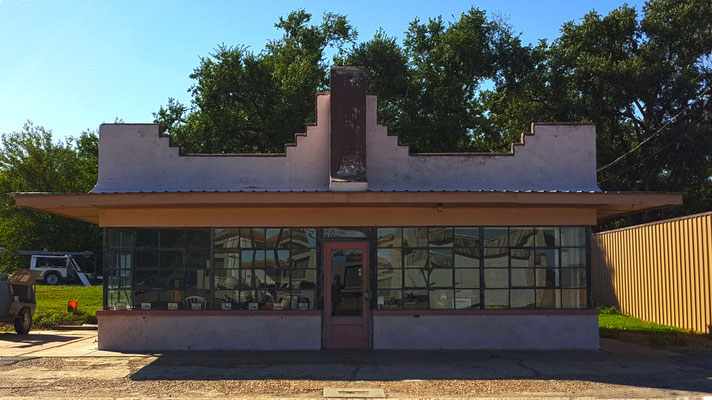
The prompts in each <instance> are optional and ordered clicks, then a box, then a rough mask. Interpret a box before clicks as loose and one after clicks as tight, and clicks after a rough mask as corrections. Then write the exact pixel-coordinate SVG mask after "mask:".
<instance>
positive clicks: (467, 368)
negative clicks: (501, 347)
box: [131, 350, 712, 393]
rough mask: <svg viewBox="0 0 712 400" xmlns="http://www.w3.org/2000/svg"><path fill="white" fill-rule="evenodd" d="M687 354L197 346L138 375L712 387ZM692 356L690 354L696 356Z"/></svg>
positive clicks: (708, 370) (711, 375)
mask: <svg viewBox="0 0 712 400" xmlns="http://www.w3.org/2000/svg"><path fill="white" fill-rule="evenodd" d="M686 357H689V356H686V355H677V354H674V353H666V352H654V351H648V352H647V353H643V354H639V353H636V352H635V351H633V352H630V351H623V352H622V353H617V352H612V351H607V350H601V351H259V352H258V351H254V352H250V351H240V352H236V351H219V352H207V351H202V352H200V351H192V352H169V353H163V354H161V355H160V356H158V358H157V359H156V360H154V361H153V362H152V363H150V364H148V365H146V366H145V367H143V368H141V369H140V370H139V371H137V372H136V373H134V374H133V375H132V376H131V379H132V380H135V381H145V380H335V381H403V380H500V379H505V380H511V379H536V380H550V379H551V380H557V379H566V380H582V381H591V382H601V383H610V384H619V385H628V386H637V387H648V388H657V389H672V390H686V391H695V392H703V393H704V392H707V393H712V365H706V364H700V363H699V362H697V363H696V362H688V360H687V359H686ZM690 361H691V360H690Z"/></svg>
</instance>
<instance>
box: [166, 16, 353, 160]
mask: <svg viewBox="0 0 712 400" xmlns="http://www.w3.org/2000/svg"><path fill="white" fill-rule="evenodd" d="M310 21H311V14H309V13H307V12H305V11H304V10H298V11H294V12H292V13H290V14H289V15H288V16H287V17H286V18H280V19H279V22H278V23H277V24H276V25H275V26H276V27H277V28H280V29H281V30H282V31H283V36H282V37H281V38H280V39H278V40H273V41H270V42H269V43H268V44H267V46H266V48H265V50H264V51H262V52H260V53H259V54H255V53H253V52H250V51H249V50H247V49H246V48H244V47H228V46H225V45H221V46H219V47H218V48H217V49H216V50H215V52H214V53H213V54H211V55H210V56H209V57H205V58H202V59H201V61H200V65H199V66H198V67H197V68H196V69H195V71H194V72H193V74H191V75H190V77H191V78H192V79H195V80H196V83H195V85H193V87H192V88H191V89H190V92H191V95H192V100H191V105H190V107H186V106H184V105H182V104H180V103H179V102H176V101H175V100H174V99H169V102H168V105H167V106H166V107H161V108H160V109H159V111H158V112H157V113H155V114H154V118H155V121H156V122H157V123H158V124H159V125H160V127H161V130H162V131H164V132H167V133H168V134H169V135H171V137H172V139H173V141H174V142H175V143H176V144H178V145H179V146H180V147H181V148H182V149H183V150H184V151H187V152H198V153H231V152H281V151H284V144H285V143H288V142H292V141H294V134H295V133H298V132H301V131H303V130H304V123H305V122H307V121H308V120H313V118H314V113H315V100H314V93H315V92H317V91H320V90H323V89H324V88H325V87H326V85H327V82H328V68H329V64H328V62H327V61H326V59H325V55H324V52H325V50H326V49H327V48H328V47H335V48H337V50H338V49H341V48H342V47H343V46H344V45H345V44H346V43H350V42H353V40H354V39H355V37H356V31H355V30H354V28H353V27H352V26H351V25H350V24H349V22H348V21H347V19H346V17H344V16H342V15H339V14H334V13H325V14H324V17H323V20H322V22H321V24H319V25H310V24H309V22H310Z"/></svg>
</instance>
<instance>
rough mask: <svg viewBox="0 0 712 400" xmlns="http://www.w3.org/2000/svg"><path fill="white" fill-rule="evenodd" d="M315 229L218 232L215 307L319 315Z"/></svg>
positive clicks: (247, 229) (216, 239)
mask: <svg viewBox="0 0 712 400" xmlns="http://www.w3.org/2000/svg"><path fill="white" fill-rule="evenodd" d="M316 237H317V235H316V229H315V228H291V229H290V228H216V229H215V249H214V251H215V256H214V257H215V258H214V260H213V263H214V265H215V280H214V290H215V292H214V293H215V296H214V299H215V301H214V308H215V309H218V310H313V309H314V308H315V302H316V299H317V297H316V288H317V260H316Z"/></svg>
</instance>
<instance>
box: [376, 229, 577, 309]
mask: <svg viewBox="0 0 712 400" xmlns="http://www.w3.org/2000/svg"><path fill="white" fill-rule="evenodd" d="M585 232H586V229H585V228H582V227H526V226H524V227H483V228H480V227H454V228H451V227H430V228H425V227H405V228H378V229H377V242H376V247H377V254H378V256H377V262H376V264H377V290H378V301H377V308H379V309H390V310H392V309H479V308H565V307H586V306H587V302H586V288H587V285H588V282H587V273H588V268H587V266H586V264H587V262H586V247H585V246H586V240H585V239H586V238H585ZM581 291H583V292H581ZM581 293H583V294H581ZM563 296H566V298H564V297H563Z"/></svg>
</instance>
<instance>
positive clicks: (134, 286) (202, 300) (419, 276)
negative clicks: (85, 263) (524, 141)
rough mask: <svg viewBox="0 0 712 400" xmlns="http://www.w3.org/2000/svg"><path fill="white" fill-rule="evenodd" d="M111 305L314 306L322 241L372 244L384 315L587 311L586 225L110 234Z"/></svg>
mask: <svg viewBox="0 0 712 400" xmlns="http://www.w3.org/2000/svg"><path fill="white" fill-rule="evenodd" d="M105 237H106V249H105V261H104V263H105V265H104V271H105V275H106V286H105V293H106V295H105V307H106V308H107V309H119V310H120V309H146V310H148V309H159V310H165V309H167V310H174V309H175V310H204V309H214V310H226V311H227V310H313V309H317V308H319V306H318V305H317V302H318V301H319V296H318V293H319V287H320V282H319V279H321V278H320V276H319V265H320V262H319V260H318V258H317V254H319V252H318V246H317V243H318V238H319V237H322V238H338V239H349V238H357V239H358V238H366V239H373V241H374V246H375V248H376V250H375V253H373V256H374V259H373V263H374V264H375V270H374V279H375V281H376V287H375V288H374V289H375V290H374V294H375V298H374V303H375V304H374V307H375V308H377V309H381V310H408V309H411V310H424V309H432V310H467V309H508V308H544V309H546V308H548V309H551V308H585V307H587V306H588V303H587V302H588V291H587V288H588V274H589V267H588V265H587V250H586V245H587V240H586V228H584V227H526V226H523V227H385V228H374V229H371V228H353V227H349V228H322V229H317V228H240V227H237V228H215V229H212V231H211V230H210V229H129V228H110V229H107V230H106V235H105Z"/></svg>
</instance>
